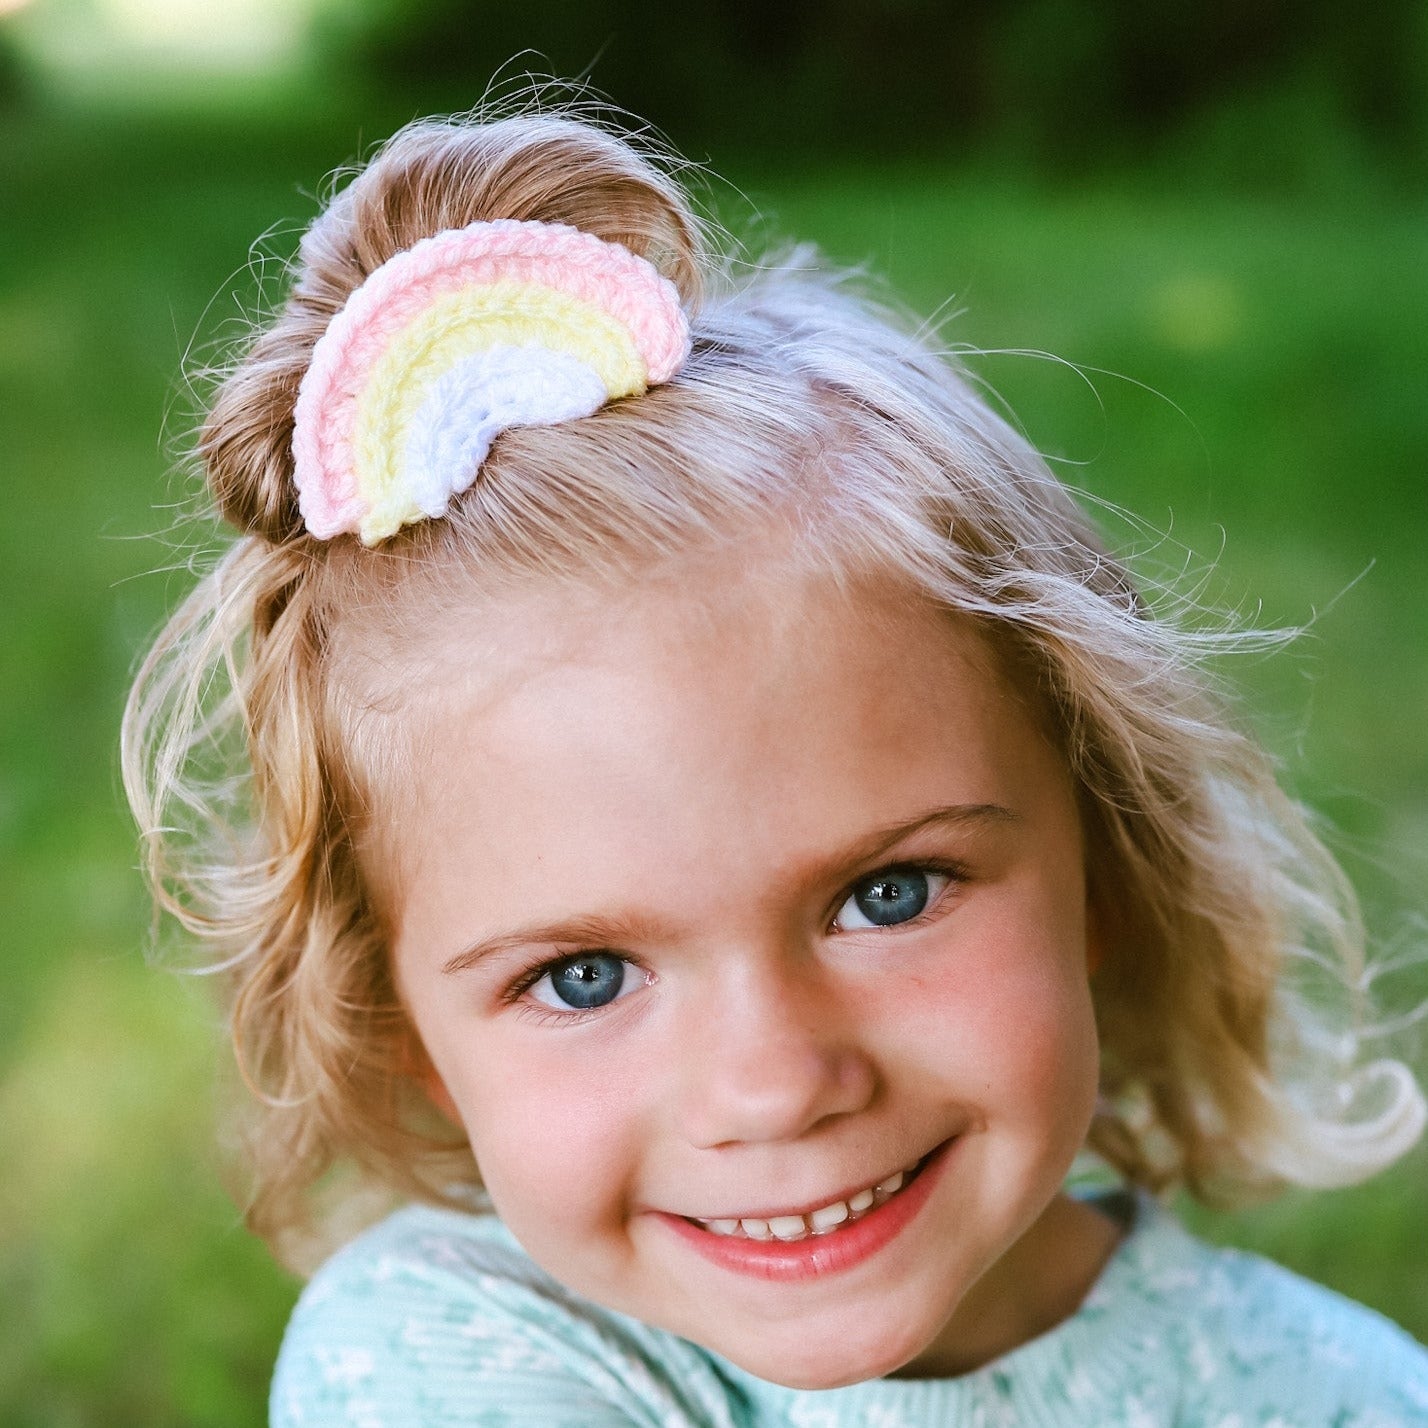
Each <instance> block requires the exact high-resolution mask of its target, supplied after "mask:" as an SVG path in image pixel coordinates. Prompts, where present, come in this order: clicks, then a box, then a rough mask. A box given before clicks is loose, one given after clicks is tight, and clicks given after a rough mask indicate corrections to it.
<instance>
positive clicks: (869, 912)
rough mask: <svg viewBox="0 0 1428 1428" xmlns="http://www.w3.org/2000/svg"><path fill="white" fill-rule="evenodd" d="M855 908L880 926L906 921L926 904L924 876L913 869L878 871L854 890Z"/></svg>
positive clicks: (925, 881) (925, 880) (925, 879)
mask: <svg viewBox="0 0 1428 1428" xmlns="http://www.w3.org/2000/svg"><path fill="white" fill-rule="evenodd" d="M853 898H854V901H855V902H856V903H857V904H858V911H859V912H861V913H862V914H863V916H864V917H866V918H867V919H868V921H869V922H871V923H875V924H876V925H877V926H879V927H891V926H892V925H893V924H894V923H896V922H907V921H909V920H910V919H911V918H914V917H916V916H917V915H918V914H919V913H920V912H921V911H922V910H923V908H925V907H926V906H927V878H926V877H925V876H924V875H923V874H922V873H919V872H916V871H914V870H912V869H905V870H902V871H899V872H896V873H880V874H879V875H878V876H877V877H875V878H870V879H869V880H868V881H867V882H866V883H864V884H863V885H862V888H861V889H860V890H859V891H858V892H856V893H854V895H853Z"/></svg>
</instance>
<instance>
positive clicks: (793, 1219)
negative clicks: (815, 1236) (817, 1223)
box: [769, 1215, 808, 1240]
mask: <svg viewBox="0 0 1428 1428" xmlns="http://www.w3.org/2000/svg"><path fill="white" fill-rule="evenodd" d="M769 1229H770V1230H772V1231H773V1233H774V1237H775V1238H776V1239H780V1240H801V1239H802V1238H803V1237H804V1235H806V1234H807V1233H808V1226H807V1225H806V1224H805V1223H804V1220H803V1216H802V1215H775V1216H774V1218H773V1219H772V1220H770V1221H769Z"/></svg>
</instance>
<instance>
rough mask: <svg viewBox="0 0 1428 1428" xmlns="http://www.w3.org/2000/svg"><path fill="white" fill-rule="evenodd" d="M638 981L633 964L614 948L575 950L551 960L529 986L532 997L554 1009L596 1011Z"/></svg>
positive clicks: (628, 992) (636, 987)
mask: <svg viewBox="0 0 1428 1428" xmlns="http://www.w3.org/2000/svg"><path fill="white" fill-rule="evenodd" d="M631 973H636V975H633V976H632V975H631ZM641 985H642V980H641V978H640V977H639V975H638V974H637V970H636V968H634V967H633V966H632V965H631V964H630V963H629V962H628V961H626V959H625V958H623V957H619V956H617V955H616V954H615V953H613V952H577V953H575V954H574V955H573V956H570V957H562V958H561V959H560V961H558V962H552V963H550V965H549V966H547V967H546V968H545V970H544V972H543V973H542V974H541V975H540V977H538V978H537V979H536V980H535V981H534V982H532V983H531V985H530V989H529V990H530V997H531V1000H532V1001H536V1002H539V1003H540V1005H541V1006H543V1007H550V1008H551V1009H552V1010H554V1011H563V1012H571V1011H597V1010H599V1008H601V1007H607V1006H609V1005H610V1003H611V1002H613V1001H617V1000H618V999H619V998H620V997H624V996H628V995H629V994H630V993H631V992H633V991H637V990H638V989H639V987H640V986H641Z"/></svg>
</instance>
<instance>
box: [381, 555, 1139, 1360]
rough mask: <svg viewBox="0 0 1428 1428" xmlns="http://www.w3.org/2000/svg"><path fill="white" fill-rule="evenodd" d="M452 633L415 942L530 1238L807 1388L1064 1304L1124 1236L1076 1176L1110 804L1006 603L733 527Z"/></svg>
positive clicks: (456, 1111) (537, 1247)
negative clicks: (870, 573)
mask: <svg viewBox="0 0 1428 1428" xmlns="http://www.w3.org/2000/svg"><path fill="white" fill-rule="evenodd" d="M443 646H444V647H443V650H442V652H441V653H440V655H439V659H440V660H441V661H444V662H446V667H448V668H449V669H450V671H451V678H450V680H449V683H448V682H447V681H444V680H442V679H440V677H438V681H437V683H438V688H437V689H436V690H435V695H434V699H433V700H432V708H431V709H430V710H429V711H428V712H427V713H424V714H423V715H421V716H420V720H419V723H420V724H421V726H422V728H421V737H420V738H418V739H416V740H414V741H413V746H412V747H413V749H414V751H415V752H414V757H415V758H416V760H417V767H416V770H415V780H416V785H417V795H416V800H415V806H414V808H413V810H412V811H411V812H410V813H409V814H408V815H406V816H405V817H404V818H400V819H398V820H397V826H396V827H395V828H394V829H393V830H392V832H393V833H394V835H395V836H394V837H393V838H392V839H391V840H390V845H389V846H391V847H392V848H393V849H394V850H399V853H400V857H399V867H398V869H397V871H396V874H395V878H394V883H395V887H396V893H395V899H394V901H395V907H394V915H393V923H394V928H393V931H394V943H393V945H394V957H395V966H396V973H397V979H398V983H399V986H400V989H401V992H402V995H403V997H404V1000H405V1002H406V1004H407V1005H408V1007H409V1009H410V1012H411V1015H412V1018H413V1020H414V1022H415V1025H416V1027H417V1029H418V1031H419V1033H420V1036H421V1039H422V1042H423V1044H424V1047H425V1050H426V1053H427V1055H428V1057H429V1058H430V1062H431V1065H432V1067H433V1068H434V1069H433V1074H432V1076H431V1078H430V1081H429V1084H430V1087H431V1089H432V1092H433V1095H434V1097H435V1098H436V1099H437V1100H438V1102H439V1103H441V1104H444V1105H446V1106H448V1107H449V1109H450V1112H451V1114H453V1115H454V1116H457V1117H459V1119H460V1121H461V1123H462V1124H463V1125H464V1126H465V1128H466V1131H467V1132H468V1134H469V1136H470V1140H471V1145H472V1148H473V1150H474V1152H475V1155H476V1159H477V1162H478V1164H479V1165H480V1168H481V1171H482V1174H483V1177H484V1179H485V1183H486V1186H487V1188H488V1190H489V1192H490V1194H491V1197H492V1199H493V1201H494V1203H495V1205H496V1208H497V1210H498V1211H499V1212H500V1214H501V1216H502V1218H503V1219H504V1220H505V1222H506V1223H507V1225H508V1226H509V1227H510V1229H511V1230H512V1231H513V1232H514V1234H515V1235H516V1237H517V1238H518V1239H519V1240H520V1241H521V1243H522V1244H523V1245H524V1246H525V1248H526V1249H527V1251H528V1252H529V1253H530V1254H531V1256H532V1257H533V1258H534V1259H535V1260H536V1261H537V1262H538V1263H539V1264H540V1265H542V1266H543V1267H544V1268H545V1269H546V1270H548V1271H549V1272H550V1273H551V1274H552V1275H554V1276H555V1277H556V1278H557V1279H559V1280H561V1281H562V1282H564V1283H565V1284H566V1285H568V1286H570V1287H571V1288H573V1289H575V1290H576V1291H578V1292H579V1293H581V1294H584V1295H586V1296H588V1297H589V1298H591V1299H594V1300H596V1301H598V1302H599V1303H601V1304H604V1305H607V1306H609V1307H612V1308H614V1309H617V1310H620V1311H622V1312H624V1313H626V1314H630V1315H633V1316H635V1317H636V1318H639V1319H641V1320H643V1321H645V1322H647V1323H650V1324H653V1325H657V1326H659V1327H662V1328H664V1329H668V1330H671V1331H673V1332H674V1333H676V1334H680V1335H682V1336H684V1337H686V1338H689V1339H692V1340H694V1341H696V1342H698V1343H700V1344H703V1345H705V1346H707V1347H708V1348H710V1349H713V1350H714V1351H716V1352H717V1353H720V1354H722V1355H724V1356H725V1357H727V1358H729V1359H731V1360H733V1361H734V1362H735V1363H737V1364H739V1365H741V1366H742V1367H744V1368H746V1369H748V1370H750V1371H751V1372H753V1373H755V1374H757V1375H759V1376H761V1377H764V1378H768V1379H772V1380H774V1381H777V1382H782V1383H785V1384H789V1385H792V1386H796V1387H832V1386H835V1385H838V1384H843V1383H848V1382H852V1381H856V1380H861V1379H865V1378H870V1377H875V1376H878V1375H882V1374H886V1373H891V1372H893V1371H895V1370H898V1369H903V1370H904V1371H905V1372H909V1373H916V1374H947V1373H954V1372H959V1371H962V1370H965V1369H967V1368H969V1367H972V1366H973V1365H975V1364H977V1363H980V1362H983V1361H985V1360H986V1359H988V1358H991V1357H993V1356H995V1355H996V1354H998V1353H1001V1352H1003V1351H1005V1350H1007V1349H1009V1348H1011V1347H1013V1346H1014V1345H1015V1344H1017V1343H1020V1342H1023V1341H1024V1340H1026V1339H1028V1338H1031V1337H1033V1336H1034V1335H1035V1334H1037V1333H1040V1332H1042V1331H1043V1330H1045V1329H1046V1328H1049V1327H1050V1326H1051V1324H1053V1323H1055V1322H1057V1321H1058V1320H1059V1319H1060V1318H1062V1317H1064V1316H1065V1315H1066V1314H1067V1313H1069V1312H1070V1311H1071V1310H1072V1309H1073V1308H1074V1307H1075V1305H1076V1304H1077V1302H1078V1301H1079V1298H1080V1296H1081V1295H1082V1294H1083V1293H1084V1292H1085V1290H1086V1288H1087V1287H1088V1286H1089V1284H1090V1282H1091V1280H1092V1279H1093V1278H1094V1276H1095V1274H1096V1272H1097V1270H1098V1269H1099V1267H1100V1265H1101V1263H1102V1261H1103V1260H1104V1258H1105V1255H1106V1254H1107V1253H1108V1251H1109V1247H1110V1244H1111V1242H1112V1239H1113V1232H1112V1231H1111V1229H1110V1227H1109V1224H1108V1222H1106V1221H1104V1220H1103V1219H1102V1218H1101V1216H1100V1215H1099V1214H1098V1213H1097V1212H1096V1211H1094V1210H1091V1209H1088V1208H1086V1207H1084V1206H1081V1205H1078V1204H1074V1203H1073V1202H1070V1201H1068V1200H1066V1199H1065V1198H1064V1197H1063V1196H1062V1195H1061V1193H1060V1186H1061V1183H1062V1178H1063V1176H1064V1174H1065V1172H1066V1170H1067V1168H1068V1166H1069V1165H1070V1163H1071V1160H1072V1158H1073V1156H1074V1155H1075V1153H1076V1151H1077V1150H1078V1148H1079V1147H1080V1145H1081V1143H1082V1140H1083V1137H1084V1134H1085V1131H1086V1128H1087V1125H1088V1123H1089V1120H1090V1116H1091V1110H1092V1104H1093V1100H1094V1096H1095V1089H1096V1079H1097V1045H1096V1033H1095V1026H1094V1021H1093V1017H1092V1008H1091V999H1090V995H1089V992H1088V987H1087V976H1088V972H1087V967H1088V956H1089V954H1090V950H1091V949H1090V941H1089V938H1088V929H1087V906H1086V894H1085V883H1086V879H1085V871H1084V866H1083V857H1082V844H1081V835H1080V829H1079V825H1078V820H1077V813H1076V806H1075V800H1074V796H1073V790H1072V785H1071V783H1070V780H1069V778H1068V776H1067V774H1066V772H1065V770H1064V769H1063V767H1062V765H1061V763H1060V761H1059V759H1058V758H1057V756H1056V755H1055V753H1054V752H1053V751H1052V749H1051V748H1050V747H1049V746H1048V744H1047V743H1046V742H1045V740H1044V738H1043V737H1042V735H1041V734H1040V733H1039V731H1038V728H1037V726H1036V723H1035V721H1034V718H1033V717H1032V715H1031V714H1030V713H1029V712H1028V710H1027V709H1026V708H1024V707H1023V705H1022V704H1021V703H1020V702H1019V701H1018V699H1017V697H1016V696H1015V694H1014V693H1013V692H1012V691H1011V689H1010V688H1009V687H1008V686H1007V684H1006V682H1005V681H1004V679H1003V677H1002V676H1001V675H1000V674H999V673H998V672H997V668H996V663H995V661H994V659H993V658H992V656H991V654H990V652H989V650H988V649H987V648H986V646H985V645H984V643H983V642H982V641H981V639H980V638H979V637H978V636H977V635H976V634H974V633H973V632H972V631H971V629H970V628H969V627H967V626H965V625H959V624H957V623H954V622H953V621H951V620H950V619H949V618H948V617H946V616H945V615H940V614H938V613H936V612H935V611H933V610H932V609H931V608H930V607H928V606H926V605H923V604H919V603H917V602H916V601H915V600H912V599H909V598H907V597H902V598H894V597H892V596H891V595H888V596H887V597H885V598H878V597H876V596H868V595H865V596H863V597H861V598H860V600H859V601H858V603H851V602H848V601H845V600H843V599H841V598H840V597H839V596H837V595H836V594H835V593H834V592H833V591H832V588H831V585H823V584H820V583H815V582H813V581H808V582H805V583H802V584H798V585H793V584H785V583H780V584H775V583H773V582H766V583H760V581H759V580H758V578H757V577H756V575H754V574H753V573H751V572H750V571H749V570H748V569H747V568H738V567H736V566H735V565H733V564H732V563H730V564H729V565H728V566H726V567H724V568H722V569H719V570H716V571H713V572H711V571H709V570H704V571H702V572H701V573H700V575H699V576H698V577H697V578H690V579H689V580H687V581H686V582H685V583H683V584H682V585H681V586H680V587H679V588H675V587H673V586H660V587H658V588H650V589H648V590H645V591H641V592H639V593H637V594H636V595H634V596H632V597H631V598H630V599H629V600H628V601H625V602H620V603H615V602H607V603H605V604H603V605H594V604H592V605H591V606H590V607H589V608H587V609H585V610H583V611H580V612H578V613H573V612H572V610H571V609H570V606H569V602H566V603H565V604H564V605H562V606H561V607H559V608H557V607H556V606H554V605H550V606H546V607H541V606H537V605H534V604H533V605H530V606H520V605H512V606H510V607H502V609H501V610H500V612H499V616H495V615H492V616H490V617H489V618H485V619H479V618H477V619H473V621H472V622H471V623H469V624H467V625H463V626H462V627H461V628H460V629H459V630H458V629H457V628H456V625H455V622H453V627H452V630H451V631H450V633H449V636H443ZM488 647H489V648H488ZM496 651H499V652H500V653H499V654H496V653H494V652H496ZM899 1175H901V1176H902V1182H901V1186H900V1188H899V1186H898V1178H899ZM878 1187H882V1188H878ZM815 1212H817V1213H816V1216H815ZM800 1217H803V1218H800ZM811 1217H812V1218H811ZM735 1222H738V1224H737V1226H736V1225H735ZM810 1223H814V1224H815V1227H816V1229H818V1230H819V1231H823V1232H822V1233H812V1232H809V1229H808V1227H809V1225H810Z"/></svg>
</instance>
